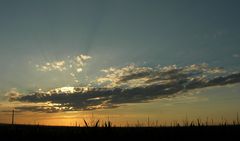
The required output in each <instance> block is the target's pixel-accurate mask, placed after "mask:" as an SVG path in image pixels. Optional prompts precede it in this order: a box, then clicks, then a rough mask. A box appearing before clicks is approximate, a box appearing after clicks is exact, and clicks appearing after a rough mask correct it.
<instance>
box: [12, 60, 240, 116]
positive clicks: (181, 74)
mask: <svg viewBox="0 0 240 141" xmlns="http://www.w3.org/2000/svg"><path fill="white" fill-rule="evenodd" d="M103 72H104V73H105V75H104V76H101V77H99V78H98V79H97V80H96V81H95V83H96V84H99V87H64V88H57V89H53V90H50V91H46V92H44V91H41V92H39V91H38V92H35V93H32V94H29V95H22V96H18V97H16V98H14V100H15V101H19V102H23V103H26V102H30V103H44V102H49V103H52V104H53V105H51V106H49V105H45V106H19V107H17V109H19V110H30V111H37V112H39V111H42V112H59V111H77V110H94V109H101V108H115V107H118V106H120V105H121V104H127V103H141V102H148V101H150V100H153V99H157V98H164V97H168V96H173V95H174V96H176V95H178V94H179V93H182V92H186V91H191V90H195V89H199V88H206V87H211V86H222V85H227V84H234V83H239V82H240V73H231V72H226V71H225V70H224V69H223V68H219V67H209V66H208V65H207V64H199V65H196V64H193V65H190V66H185V67H177V66H176V65H171V66H166V67H153V68H151V67H139V66H136V65H133V64H132V65H128V66H125V67H122V68H109V69H105V70H103Z"/></svg>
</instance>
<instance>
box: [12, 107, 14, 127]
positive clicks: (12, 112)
mask: <svg viewBox="0 0 240 141" xmlns="http://www.w3.org/2000/svg"><path fill="white" fill-rule="evenodd" d="M12 125H14V109H13V110H12Z"/></svg>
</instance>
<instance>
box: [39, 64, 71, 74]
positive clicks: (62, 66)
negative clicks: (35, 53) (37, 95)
mask: <svg viewBox="0 0 240 141" xmlns="http://www.w3.org/2000/svg"><path fill="white" fill-rule="evenodd" d="M36 68H37V70H38V71H43V72H47V71H64V70H66V69H67V68H66V67H65V61H53V62H46V63H45V64H44V65H36Z"/></svg>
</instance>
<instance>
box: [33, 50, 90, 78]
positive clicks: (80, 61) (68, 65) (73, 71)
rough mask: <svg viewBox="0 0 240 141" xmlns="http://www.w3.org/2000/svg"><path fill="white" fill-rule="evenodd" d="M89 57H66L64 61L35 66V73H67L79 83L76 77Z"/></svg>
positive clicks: (81, 55)
mask: <svg viewBox="0 0 240 141" xmlns="http://www.w3.org/2000/svg"><path fill="white" fill-rule="evenodd" d="M91 58H92V57H91V56H88V55H83V54H80V55H78V56H73V57H70V56H68V58H67V59H65V60H60V61H52V62H46V63H44V64H41V65H39V64H37V65H35V67H36V69H37V71H41V72H52V71H59V72H64V73H66V72H68V73H69V76H71V77H72V78H73V79H74V81H75V82H76V83H78V82H79V80H78V77H77V75H78V74H79V73H81V72H82V71H83V68H84V66H85V64H86V61H88V60H89V59H91Z"/></svg>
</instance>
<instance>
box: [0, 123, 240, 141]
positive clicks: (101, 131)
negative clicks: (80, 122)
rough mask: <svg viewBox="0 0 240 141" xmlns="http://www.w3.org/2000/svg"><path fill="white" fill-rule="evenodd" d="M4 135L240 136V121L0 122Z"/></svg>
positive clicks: (34, 137)
mask: <svg viewBox="0 0 240 141" xmlns="http://www.w3.org/2000/svg"><path fill="white" fill-rule="evenodd" d="M0 135H1V139H4V140H20V139H24V140H27V139H28V140H45V139H54V140H55V139H74V140H90V139H103V140H116V139H122V140H123V139H124V140H125V139H142V138H147V139H151V140H152V139H154V140H170V139H174V140H175V139H176V140H180V139H184V140H208V139H213V140H216V139H226V140H233V139H235V140H238V139H239V137H240V126H239V125H222V126H185V127H61V126H38V125H8V124H1V125H0Z"/></svg>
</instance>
